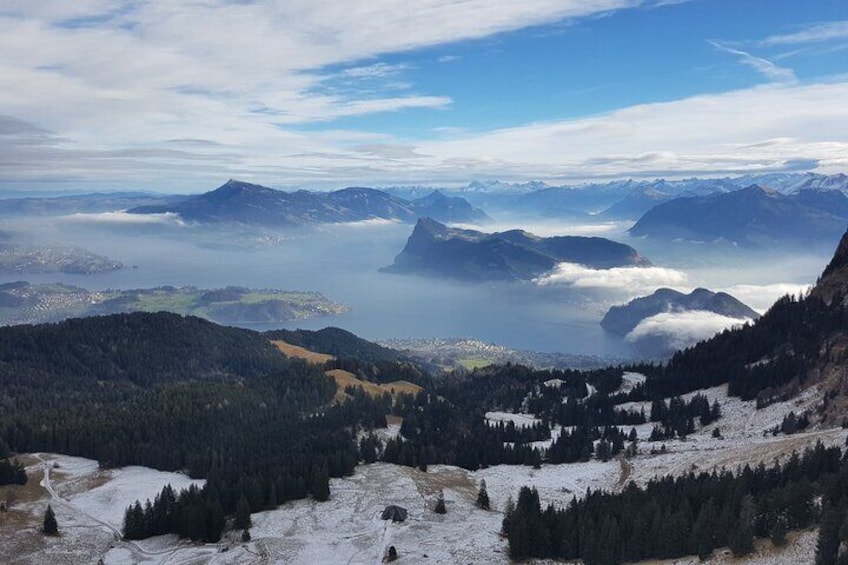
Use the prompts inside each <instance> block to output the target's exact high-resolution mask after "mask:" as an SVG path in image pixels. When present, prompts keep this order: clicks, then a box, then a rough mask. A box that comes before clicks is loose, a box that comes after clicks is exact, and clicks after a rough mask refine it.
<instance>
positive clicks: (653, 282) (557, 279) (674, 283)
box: [534, 263, 686, 296]
mask: <svg viewBox="0 0 848 565" xmlns="http://www.w3.org/2000/svg"><path fill="white" fill-rule="evenodd" d="M534 282H535V283H536V284H538V285H540V286H554V285H562V286H569V287H573V288H582V289H604V290H617V291H621V292H624V293H626V294H628V295H630V296H641V295H645V294H651V293H652V292H654V291H655V290H656V289H658V288H660V287H672V288H673V287H678V288H679V287H680V286H681V285H685V284H686V275H685V274H684V273H682V272H681V271H677V270H675V269H668V268H663V267H615V268H612V269H592V268H589V267H584V266H583V265H578V264H577V263H560V264H559V265H557V267H556V269H554V271H553V272H551V273H549V274H547V275H545V276H543V277H539V278H537V279H535V280H534Z"/></svg>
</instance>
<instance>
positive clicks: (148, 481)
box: [68, 467, 206, 529]
mask: <svg viewBox="0 0 848 565" xmlns="http://www.w3.org/2000/svg"><path fill="white" fill-rule="evenodd" d="M103 478H105V479H106V481H107V482H106V483H105V484H103V485H100V486H98V487H95V488H93V489H91V490H88V491H86V492H82V493H79V494H76V495H73V496H70V497H68V499H69V500H70V501H71V503H72V504H73V505H74V506H76V507H77V508H79V509H80V510H82V511H83V512H85V513H86V514H90V515H92V516H97V518H98V519H100V520H102V521H104V522H106V523H108V524H110V525H112V526H113V527H115V528H117V529H121V528H122V527H123V522H124V511H125V510H126V509H127V506H130V505H132V504H134V503H135V501H136V500H138V501H140V502H141V504H142V505H143V504H144V503H145V501H146V500H148V499H149V500H150V501H151V502H152V501H153V499H154V498H155V497H156V495H157V494H159V493H160V492H161V491H162V488H163V487H165V485H169V484H170V485H171V486H172V487H173V488H174V491H175V492H180V491H181V490H183V489H186V488H188V487H189V486H190V485H197V486H198V487H202V486H203V485H204V484H205V482H206V481H197V480H192V479H190V478H189V477H188V476H186V475H182V474H180V473H166V472H163V471H156V470H153V469H149V468H147V467H123V468H121V469H111V470H108V471H103Z"/></svg>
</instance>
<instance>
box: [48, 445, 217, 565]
mask: <svg viewBox="0 0 848 565" xmlns="http://www.w3.org/2000/svg"><path fill="white" fill-rule="evenodd" d="M33 457H35V458H36V459H38V461H39V467H40V468H41V470H42V471H43V473H44V478H43V479H41V482H40V483H39V485H40V486H42V487H44V489H45V490H46V491H47V492H48V493H49V494H50V498H51V500H53V502H55V503H58V504H59V505H61V506H62V507H64V508H65V509H67V510H69V511H71V512H73V513H74V514H77V515H79V516H83V517H85V518H86V519H88V520H91V521H92V522H94V523H95V524H97V525H99V526H101V527H102V528H104V529H106V530H107V531H108V532H109V533H111V534H112V536H113V538H114V541H115V545H114V547H122V548H124V549H127V550H129V551H130V552H131V553H132V554H133V559H134V560H136V561H141V560H142V559H153V560H156V562H157V563H159V564H163V565H164V564H165V563H171V564H177V565H178V564H180V563H189V562H196V561H197V559H198V558H199V557H203V556H206V555H214V554H215V553H218V546H217V545H208V544H207V545H203V546H194V547H175V548H168V549H162V550H158V551H151V550H148V549H145V548H144V547H142V546H141V545H140V544H139V543H137V542H135V541H130V540H125V539H124V537H123V534H122V533H121V531H120V530H119V529H117V528H115V527H114V526H113V525H112V524H110V523H108V522H104V521H103V520H100V519H99V518H96V517H94V516H92V515H91V514H89V513H88V512H86V511H85V510H83V509H81V508H80V507H78V506H76V505H75V504H74V503H73V502H71V501H70V500H68V499H66V498H62V497H61V496H59V494H58V493H57V492H56V489H55V488H54V487H53V481H51V480H50V470H51V469H52V468H53V463H52V462H51V461H47V460H45V459H44V457H42V455H41V453H33ZM187 551H190V552H191V555H190V556H187V557H184V558H182V559H175V558H176V557H177V554H178V553H182V552H187ZM139 557H141V558H142V559H139ZM157 558H158V559H157Z"/></svg>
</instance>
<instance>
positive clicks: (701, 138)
mask: <svg viewBox="0 0 848 565" xmlns="http://www.w3.org/2000/svg"><path fill="white" fill-rule="evenodd" d="M664 3H667V2H661V1H660V2H657V1H642V0H600V1H597V2H586V1H584V0H539V1H537V2H532V3H528V2H524V3H522V2H501V3H492V2H488V1H485V0H468V1H464V2H445V1H444V0H421V1H420V2H416V3H415V8H414V9H410V7H409V4H408V3H403V2H396V1H394V0H373V1H368V2H365V1H358V2H342V1H341V0H309V1H308V0H289V1H285V2H283V1H272V0H269V1H268V2H232V1H229V0H204V1H202V2H201V1H189V2H179V1H176V0H157V1H153V0H141V1H131V0H111V1H107V0H80V1H75V2H66V1H61V0H49V1H48V0H44V1H23V0H9V1H7V2H4V3H3V5H2V7H0V115H3V116H9V117H10V119H11V120H14V121H15V122H14V123H15V124H18V125H21V124H23V125H21V127H24V129H25V130H26V131H23V130H21V129H20V127H17V126H16V128H13V129H14V131H15V132H17V133H14V132H13V133H10V134H3V131H2V128H3V122H2V118H0V179H2V180H3V181H5V182H18V183H35V182H39V181H41V182H49V181H55V180H62V181H74V182H77V183H78V185H79V183H94V182H103V183H106V182H109V181H111V182H115V181H124V182H123V183H122V184H126V183H127V182H126V181H129V182H131V183H132V184H133V185H134V186H136V187H144V188H157V189H171V190H180V191H185V190H186V188H187V187H191V188H192V189H194V190H198V189H202V188H205V189H208V188H211V187H213V186H216V185H217V184H219V183H220V182H221V181H222V180H223V179H226V178H230V177H235V178H243V179H246V180H252V181H255V182H260V183H265V184H280V183H282V184H287V185H298V184H301V185H310V186H315V185H325V186H339V185H343V184H347V183H352V182H357V183H372V184H387V183H398V184H407V183H411V184H415V183H424V182H463V181H464V182H467V180H468V179H470V178H474V177H480V178H493V177H499V178H503V179H508V180H527V179H534V178H545V179H550V180H554V181H570V180H587V179H602V178H610V177H616V178H619V177H622V176H637V177H638V176H650V177H657V176H667V177H674V176H687V175H694V174H703V173H707V174H733V173H746V172H761V171H778V170H806V169H817V170H819V171H822V172H833V171H838V170H844V169H846V168H848V108H846V105H845V104H844V103H842V101H843V100H846V99H848V78H845V77H843V80H842V82H834V83H831V84H818V85H791V86H790V85H768V86H763V87H759V88H753V89H747V90H740V91H736V92H728V93H725V94H717V95H709V96H697V97H692V98H688V99H685V100H678V101H675V102H667V103H662V104H645V105H639V106H633V107H630V108H624V109H620V110H617V111H614V112H608V113H605V114H603V115H598V116H593V117H591V118H580V119H573V120H563V121H556V122H546V123H536V124H531V125H527V126H524V127H518V128H510V129H502V130H495V131H482V132H469V131H463V130H449V129H442V130H440V134H441V135H440V136H438V137H437V138H436V139H428V140H426V141H418V140H415V139H397V138H394V137H392V136H388V135H382V134H379V133H369V132H355V131H322V132H314V131H309V128H303V127H301V126H304V125H308V124H311V123H315V122H321V121H327V120H333V119H336V118H341V117H348V116H358V115H363V114H369V113H377V112H396V111H401V110H404V109H414V108H426V109H444V108H449V107H450V105H451V103H452V100H451V98H450V96H448V95H447V93H445V92H417V91H416V90H415V87H414V85H412V88H408V87H409V86H410V85H408V84H403V85H402V86H403V88H402V89H401V88H400V84H395V86H390V84H389V83H386V84H385V85H384V86H385V87H386V88H383V89H380V88H377V89H375V90H371V89H357V88H351V89H346V90H345V89H341V90H339V91H335V90H333V88H332V85H329V86H328V80H329V81H330V82H332V79H333V77H338V76H339V74H340V73H341V74H342V75H344V74H345V73H347V77H346V78H347V79H350V80H352V81H354V82H357V81H361V82H368V83H370V82H371V81H377V82H380V81H387V80H392V79H393V78H398V77H393V75H398V74H403V72H404V70H405V68H404V65H403V64H387V63H383V62H380V61H378V60H377V58H378V57H380V56H381V55H384V54H388V53H400V52H404V51H409V50H413V49H420V48H425V47H430V46H437V45H441V46H444V45H446V44H450V43H451V42H456V41H462V40H470V39H479V38H484V37H489V36H492V35H494V34H498V33H502V32H507V31H511V30H516V29H521V28H526V27H528V26H535V25H543V24H546V23H553V22H558V21H563V20H571V19H579V18H583V17H592V16H597V15H599V14H604V13H608V12H610V11H613V10H617V9H624V8H633V7H638V6H648V7H653V6H658V5H662V4H664ZM818 32H819V33H820V34H822V33H825V32H827V33H830V34H831V35H833V34H834V33H836V32H835V31H833V30H831V31H827V30H824V31H822V30H818ZM784 41H786V40H784ZM763 68H765V67H763ZM776 68H777V69H779V67H776ZM332 69H336V70H335V71H333V70H332ZM338 69H343V70H338ZM344 69H346V70H344ZM778 74H779V71H778ZM401 82H403V81H401ZM401 90H402V92H401ZM776 117H779V119H776ZM9 123H11V122H9ZM51 132H52V133H51ZM778 138H779V139H781V140H782V141H781V143H779V144H761V143H762V142H763V141H766V140H772V139H778ZM170 140H199V141H201V142H200V143H182V144H180V145H179V148H180V149H181V151H168V152H163V151H162V149H163V148H171V149H173V148H174V147H175V144H174V143H173V141H170ZM363 145H367V146H368V145H370V146H373V147H378V146H383V147H403V148H405V149H404V151H407V149H406V148H408V151H407V157H404V156H403V155H402V154H400V153H397V157H396V158H391V159H381V158H379V156H377V155H375V154H373V153H369V152H363V151H361V150H357V149H356V147H360V146H363ZM421 155H424V156H426V157H425V158H421V157H420V156H421Z"/></svg>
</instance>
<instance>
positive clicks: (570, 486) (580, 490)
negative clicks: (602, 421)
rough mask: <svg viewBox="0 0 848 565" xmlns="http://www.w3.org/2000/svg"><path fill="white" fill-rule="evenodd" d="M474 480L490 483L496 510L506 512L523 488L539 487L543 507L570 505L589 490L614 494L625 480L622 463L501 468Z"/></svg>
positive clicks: (491, 470) (474, 475)
mask: <svg viewBox="0 0 848 565" xmlns="http://www.w3.org/2000/svg"><path fill="white" fill-rule="evenodd" d="M472 476H473V478H475V479H477V481H478V482H479V481H480V480H481V479H485V480H486V487H487V490H488V492H489V498H490V500H491V502H492V508H495V509H497V510H501V511H503V507H504V504H506V501H507V499H508V498H509V497H510V496H511V497H512V498H513V500H515V499H516V498H517V496H518V491H519V490H520V489H521V487H522V486H529V487H536V490H538V491H539V499H540V500H541V501H542V505H543V506H547V505H548V503H551V502H552V503H554V504H555V505H562V506H564V505H566V504H568V503H569V502H570V501H571V499H572V498H573V497H574V496H575V495H576V496H577V497H578V498H580V497H581V496H583V495H584V494H586V489H587V488H591V489H592V490H597V489H601V488H602V489H606V490H613V489H614V488H616V487H617V485H618V481H619V479H620V478H621V464H620V463H619V462H618V461H607V462H606V463H604V462H601V461H594V460H593V461H588V462H586V463H573V464H569V465H542V467H541V469H533V468H532V467H527V466H523V465H498V466H497V467H489V468H487V469H481V470H479V471H477V472H476V473H474V474H473V475H472Z"/></svg>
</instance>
